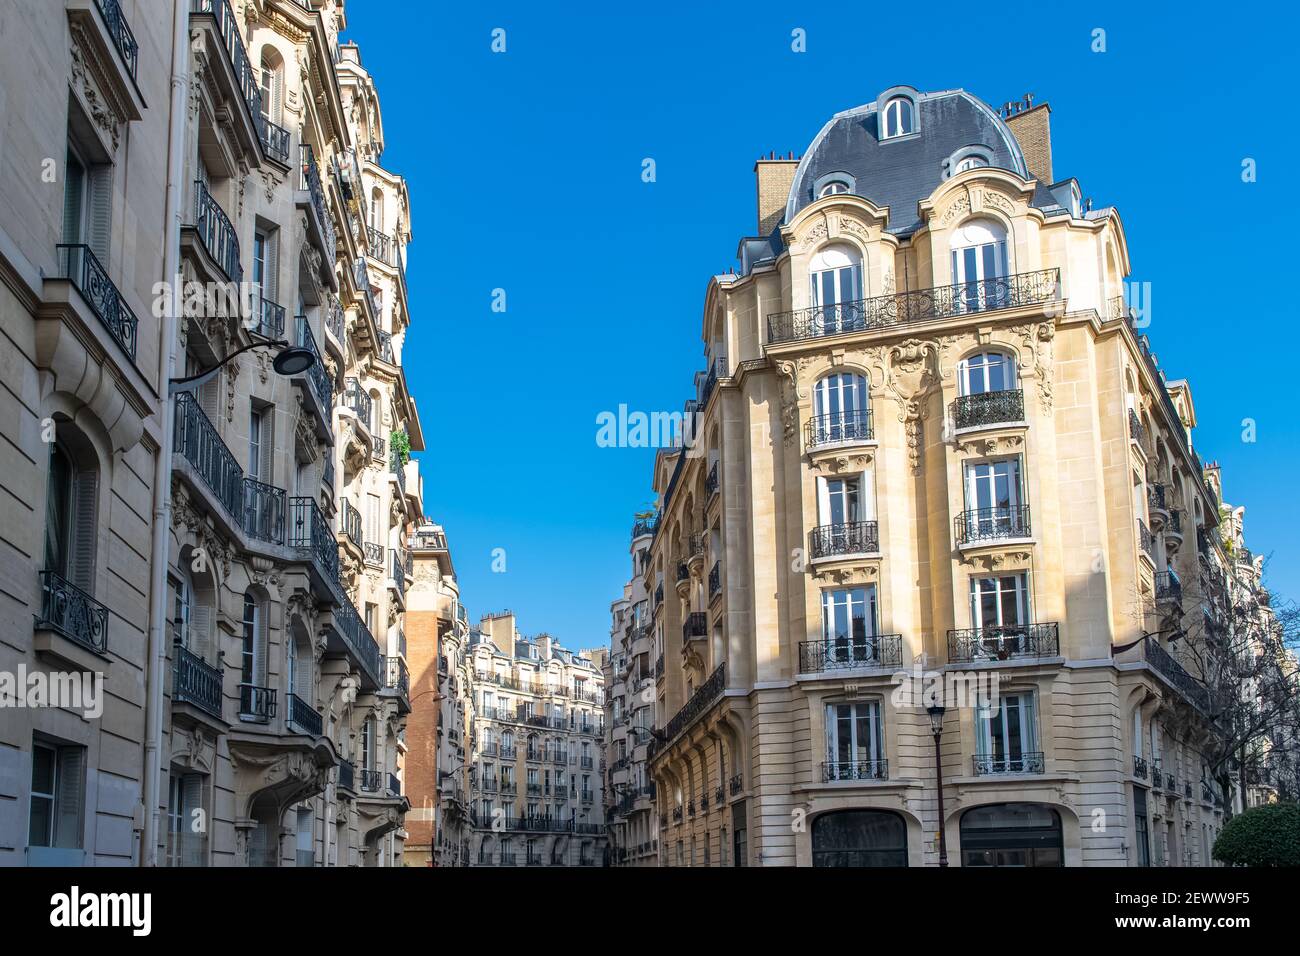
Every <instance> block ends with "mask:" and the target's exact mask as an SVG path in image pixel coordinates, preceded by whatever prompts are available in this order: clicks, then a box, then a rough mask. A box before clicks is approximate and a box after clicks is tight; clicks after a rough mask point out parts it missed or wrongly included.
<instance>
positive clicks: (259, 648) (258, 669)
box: [253, 604, 270, 687]
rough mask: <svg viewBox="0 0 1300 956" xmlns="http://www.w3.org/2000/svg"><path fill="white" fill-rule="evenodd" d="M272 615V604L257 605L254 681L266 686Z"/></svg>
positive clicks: (260, 685)
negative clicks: (268, 623)
mask: <svg viewBox="0 0 1300 956" xmlns="http://www.w3.org/2000/svg"><path fill="white" fill-rule="evenodd" d="M268 617H270V605H269V604H259V605H258V606H257V634H256V636H255V638H254V639H255V641H256V643H255V644H254V645H253V683H254V684H257V685H258V686H259V687H266V686H267V683H266V653H267V648H268V647H269V646H270V645H269V643H268V639H267V633H268V630H269V629H268V625H267V618H268Z"/></svg>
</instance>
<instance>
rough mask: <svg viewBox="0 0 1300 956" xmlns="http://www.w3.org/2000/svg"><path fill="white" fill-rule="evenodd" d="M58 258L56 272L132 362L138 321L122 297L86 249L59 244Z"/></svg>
mask: <svg viewBox="0 0 1300 956" xmlns="http://www.w3.org/2000/svg"><path fill="white" fill-rule="evenodd" d="M55 248H56V249H57V251H58V254H59V271H60V273H61V274H62V277H63V278H65V279H67V280H68V281H70V282H71V283H72V284H73V285H74V286H76V287H77V291H78V292H80V293H81V297H82V298H83V299H85V300H86V304H87V305H89V306H90V310H91V311H92V312H94V313H95V315H96V316H98V318H99V321H100V322H102V323H104V328H106V329H108V332H109V334H110V335H112V336H113V338H114V339H116V340H117V343H118V345H120V346H122V348H123V349H125V350H126V354H127V355H129V356H131V361H132V362H134V361H135V349H136V336H137V333H138V331H139V328H140V320H139V319H137V318H136V316H135V313H134V312H132V311H131V307H130V306H129V305H127V304H126V300H125V299H124V298H122V293H120V292H119V291H118V290H117V286H115V285H113V283H112V282H111V281H110V280H109V278H108V273H107V272H106V271H105V270H104V267H103V265H101V264H100V261H99V259H97V258H96V257H95V253H94V252H92V251H91V249H90V246H85V245H77V244H72V243H60V244H59V245H57V246H56V247H55Z"/></svg>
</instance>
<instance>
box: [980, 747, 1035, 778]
mask: <svg viewBox="0 0 1300 956" xmlns="http://www.w3.org/2000/svg"><path fill="white" fill-rule="evenodd" d="M971 761H972V763H973V764H974V770H975V775H976V776H977V777H982V776H987V775H990V774H999V773H1042V772H1043V753H1042V751H1041V750H1035V751H1028V750H1027V751H1024V752H1022V753H1019V754H1014V755H1010V754H976V755H975V756H974V757H972V758H971Z"/></svg>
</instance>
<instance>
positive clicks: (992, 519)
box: [953, 505, 1030, 544]
mask: <svg viewBox="0 0 1300 956" xmlns="http://www.w3.org/2000/svg"><path fill="white" fill-rule="evenodd" d="M953 531H954V533H955V534H956V536H957V543H958V544H972V543H974V542H976V541H995V540H997V539H999V538H1027V537H1029V535H1030V524H1029V505H1018V506H1015V507H997V508H975V509H972V510H970V511H963V512H962V513H961V514H959V515H958V516H957V517H956V518H955V519H954V521H953Z"/></svg>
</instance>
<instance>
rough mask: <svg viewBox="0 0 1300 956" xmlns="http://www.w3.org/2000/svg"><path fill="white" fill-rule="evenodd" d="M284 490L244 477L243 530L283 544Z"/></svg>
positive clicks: (264, 539)
mask: <svg viewBox="0 0 1300 956" xmlns="http://www.w3.org/2000/svg"><path fill="white" fill-rule="evenodd" d="M284 503H285V491H284V489H283V488H277V487H275V485H268V484H266V483H265V482H261V481H257V480H256V479H254V478H245V479H244V531H245V532H247V534H248V535H249V537H252V538H256V539H257V540H259V541H266V542H268V543H270V544H284Z"/></svg>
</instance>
